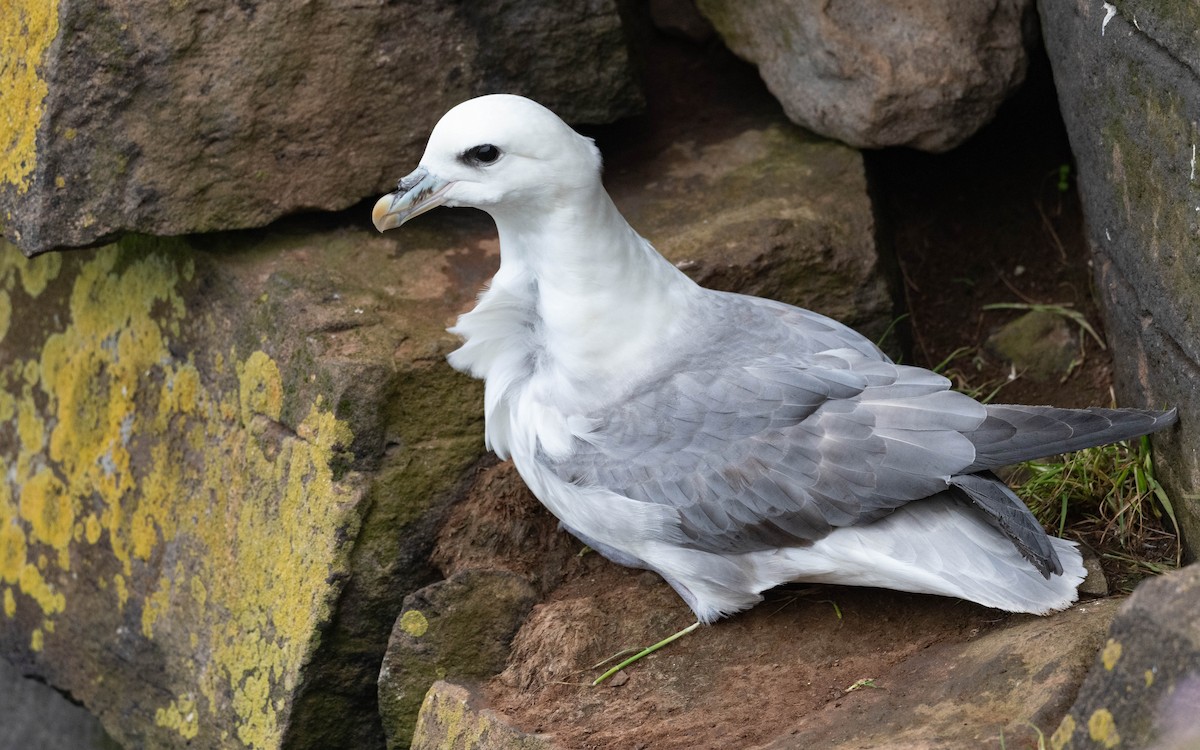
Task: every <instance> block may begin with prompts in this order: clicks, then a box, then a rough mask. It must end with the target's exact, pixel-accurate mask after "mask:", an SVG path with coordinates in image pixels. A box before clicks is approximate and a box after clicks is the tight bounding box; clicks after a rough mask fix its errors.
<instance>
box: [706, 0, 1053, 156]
mask: <svg viewBox="0 0 1200 750" xmlns="http://www.w3.org/2000/svg"><path fill="white" fill-rule="evenodd" d="M697 4H698V5H699V7H700V10H701V11H702V12H703V13H704V14H705V15H706V16H707V17H708V18H709V20H710V21H712V23H713V25H714V26H715V27H716V28H717V32H718V33H719V34H720V35H721V37H722V38H724V40H725V43H726V44H728V45H729V48H730V49H732V50H733V51H734V52H736V53H737V54H738V55H740V56H742V57H744V58H745V59H747V60H749V61H751V62H753V63H755V64H756V65H758V68H759V72H760V73H761V74H762V77H763V80H764V81H766V83H767V86H768V87H769V88H770V89H771V92H772V93H773V94H775V97H776V98H777V99H779V101H780V102H781V103H782V104H783V106H784V109H785V110H786V111H787V113H788V116H789V117H790V118H791V119H792V120H793V121H795V122H797V123H799V124H801V125H803V126H805V127H807V128H810V129H812V130H814V131H816V132H818V133H821V134H823V135H827V136H830V137H833V138H837V139H839V140H842V141H845V142H846V143H849V144H852V145H854V146H860V147H867V148H874V147H880V146H912V147H914V148H919V149H923V150H926V151H945V150H947V149H950V148H953V147H954V146H956V145H958V144H959V143H962V142H963V141H965V140H966V139H967V138H969V137H970V136H971V135H972V134H973V133H975V131H977V130H978V129H979V128H980V127H982V126H983V125H984V124H986V123H987V122H988V121H989V120H991V119H992V116H993V115H994V114H995V113H996V109H997V108H998V107H999V106H1000V103H1001V102H1003V101H1004V99H1005V97H1007V96H1008V94H1009V92H1011V91H1012V90H1013V89H1014V88H1016V87H1017V86H1018V85H1019V84H1020V83H1021V81H1022V80H1024V77H1025V67H1026V44H1027V43H1029V41H1030V37H1031V36H1033V34H1032V33H1031V29H1032V28H1033V26H1032V24H1030V23H1027V21H1028V20H1031V19H1030V18H1028V16H1030V15H1031V13H1032V8H1033V3H1032V1H1031V0H972V2H968V3H962V2H957V1H956V0H937V1H936V2H911V1H910V0H887V2H879V1H878V0H854V1H852V2H838V3H819V4H814V3H806V2H798V1H797V0H770V1H769V2H757V3H744V2H736V0H698V2H697Z"/></svg>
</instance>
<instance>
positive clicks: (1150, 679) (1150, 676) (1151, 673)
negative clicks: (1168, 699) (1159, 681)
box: [1146, 669, 1154, 687]
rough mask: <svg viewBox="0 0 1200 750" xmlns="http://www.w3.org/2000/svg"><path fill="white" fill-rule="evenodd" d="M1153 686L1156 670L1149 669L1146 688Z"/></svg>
mask: <svg viewBox="0 0 1200 750" xmlns="http://www.w3.org/2000/svg"><path fill="white" fill-rule="evenodd" d="M1153 684H1154V670H1153V669H1147V670H1146V687H1150V686H1151V685H1153Z"/></svg>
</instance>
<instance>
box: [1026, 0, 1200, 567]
mask: <svg viewBox="0 0 1200 750" xmlns="http://www.w3.org/2000/svg"><path fill="white" fill-rule="evenodd" d="M1039 8H1040V10H1041V14H1042V25H1043V32H1044V34H1045V37H1046V49H1047V51H1048V52H1049V55H1050V62H1051V65H1052V67H1053V70H1054V81H1055V85H1056V88H1057V89H1058V95H1059V101H1060V104H1061V109H1062V113H1063V120H1064V121H1065V123H1066V126H1067V133H1068V135H1069V136H1070V139H1071V150H1072V152H1073V153H1074V155H1075V160H1076V163H1077V164H1078V169H1079V192H1080V196H1081V198H1082V200H1083V207H1084V214H1085V217H1086V219H1087V237H1088V241H1089V244H1090V245H1091V248H1092V252H1093V254H1094V259H1095V263H1094V265H1095V274H1096V289H1097V290H1098V297H1099V300H1100V303H1101V305H1102V307H1103V308H1104V312H1105V328H1106V330H1107V335H1108V340H1109V343H1110V344H1111V348H1112V351H1113V364H1114V380H1115V382H1116V388H1117V393H1118V395H1119V396H1120V399H1121V401H1122V402H1123V403H1126V404H1128V405H1130V406H1147V407H1152V408H1162V407H1167V406H1175V407H1178V408H1179V413H1180V418H1179V423H1180V426H1179V427H1178V428H1176V429H1174V430H1172V431H1170V432H1167V433H1160V434H1158V435H1156V436H1155V438H1154V447H1155V469H1156V471H1157V473H1158V475H1159V478H1160V479H1161V480H1163V482H1164V483H1165V484H1166V486H1167V488H1168V490H1169V492H1170V495H1171V497H1172V498H1173V499H1174V500H1175V503H1176V505H1175V510H1176V513H1177V515H1178V517H1179V520H1180V521H1181V523H1182V526H1183V532H1184V533H1183V536H1184V542H1185V543H1186V544H1187V546H1188V549H1189V550H1190V551H1191V554H1192V555H1196V554H1200V500H1197V496H1198V490H1200V452H1197V451H1196V449H1195V442H1196V441H1195V437H1194V432H1195V425H1197V424H1200V389H1197V388H1196V381H1197V377H1198V376H1200V211H1198V210H1197V206H1200V173H1198V172H1197V163H1198V162H1197V156H1196V154H1197V151H1196V147H1197V144H1200V126H1198V125H1197V120H1196V116H1195V113H1196V112H1197V111H1200V51H1198V50H1200V47H1197V45H1196V29H1197V28H1200V6H1197V5H1195V4H1193V3H1149V2H1140V1H1139V2H1134V1H1133V0H1127V1H1126V2H1116V3H1108V4H1105V3H1097V2H1090V0H1089V1H1087V2H1085V1H1084V0H1070V1H1069V2H1054V3H1039Z"/></svg>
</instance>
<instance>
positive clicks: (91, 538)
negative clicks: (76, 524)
mask: <svg viewBox="0 0 1200 750" xmlns="http://www.w3.org/2000/svg"><path fill="white" fill-rule="evenodd" d="M101 531H103V528H102V527H101V526H100V519H99V518H96V514H95V513H89V514H88V517H87V518H86V519H85V520H84V522H83V538H84V539H86V540H87V543H88V544H95V543H96V542H98V541H100V532H101Z"/></svg>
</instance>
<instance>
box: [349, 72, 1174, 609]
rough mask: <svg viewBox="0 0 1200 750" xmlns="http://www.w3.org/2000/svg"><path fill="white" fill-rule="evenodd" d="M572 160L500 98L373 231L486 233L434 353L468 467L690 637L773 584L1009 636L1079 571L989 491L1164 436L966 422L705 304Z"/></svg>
mask: <svg viewBox="0 0 1200 750" xmlns="http://www.w3.org/2000/svg"><path fill="white" fill-rule="evenodd" d="M600 171H601V159H600V153H599V151H598V150H597V148H596V146H595V145H594V144H593V143H592V141H591V140H590V139H588V138H585V137H583V136H581V135H579V134H577V133H575V132H574V131H573V130H572V129H571V128H570V127H568V126H567V125H566V124H565V123H564V122H563V121H562V120H560V119H559V118H558V117H557V116H556V115H554V113H552V112H551V111H550V110H548V109H546V108H545V107H542V106H541V105H539V104H537V103H535V102H532V101H530V100H528V99H524V98H521V97H517V96H510V95H492V96H484V97H480V98H478V99H472V100H470V101H467V102H464V103H463V104H460V105H458V106H457V107H455V108H454V109H452V110H450V111H449V112H448V113H447V114H446V115H445V116H444V117H443V118H442V120H441V121H440V122H439V123H438V124H437V126H436V127H435V128H434V130H433V133H432V135H431V136H430V138H429V144H428V146H427V148H426V150H425V155H424V157H422V159H421V163H420V166H419V168H418V169H417V170H416V171H414V172H413V173H412V174H410V175H408V176H407V177H405V178H404V179H402V180H400V182H399V185H398V187H399V189H398V190H397V191H396V192H395V193H391V194H389V195H387V196H384V197H383V198H381V199H380V200H379V202H378V203H377V204H376V205H375V209H374V212H373V218H374V221H375V226H376V227H377V228H378V229H379V230H380V231H383V230H386V229H391V228H394V227H398V226H400V225H401V224H403V223H404V222H405V221H408V220H409V219H411V218H412V217H414V216H417V215H419V214H421V213H424V212H426V211H428V210H429V209H431V208H434V207H435V206H439V205H445V206H471V207H475V208H480V209H483V210H484V211H486V212H487V213H489V214H490V215H491V216H492V218H493V219H494V220H495V222H496V228H497V230H498V231H499V235H500V254H501V264H500V269H499V271H497V273H496V276H495V278H494V279H493V281H492V283H491V285H490V287H489V288H488V289H487V290H486V291H484V292H483V293H482V294H481V295H480V297H479V303H478V305H477V306H476V307H475V309H474V310H472V311H471V312H469V313H466V314H464V315H462V316H461V317H460V318H459V319H458V324H457V325H456V326H455V327H454V328H452V329H451V330H452V331H453V332H455V333H457V334H458V335H460V336H462V338H463V339H464V340H465V343H464V344H463V345H462V347H461V348H459V349H458V350H457V351H455V352H453V353H452V354H451V355H450V356H449V361H450V364H451V365H453V366H454V367H455V368H457V369H459V370H461V371H463V372H468V373H470V374H472V375H474V376H475V377H478V378H482V379H484V381H485V382H486V396H485V403H484V410H485V416H486V441H487V444H488V445H489V446H490V447H491V448H492V449H493V450H494V451H495V452H496V453H497V454H498V455H499V456H500V457H502V458H508V457H511V458H512V460H513V463H514V464H515V465H516V468H517V470H518V471H519V472H520V474H521V476H522V477H523V478H524V480H525V482H526V483H527V484H528V485H529V487H530V489H531V490H532V491H533V493H534V494H535V495H536V496H537V497H538V499H539V500H540V501H541V502H542V503H543V504H544V505H545V506H546V507H547V508H548V509H549V510H550V512H552V513H553V514H554V515H555V516H557V517H558V519H559V520H560V521H561V523H562V526H563V527H564V528H565V529H567V530H568V531H570V532H571V533H572V534H574V535H575V536H577V537H578V538H579V539H581V540H582V541H584V542H585V543H586V544H588V545H589V546H590V547H592V548H593V549H595V550H596V551H597V552H599V553H600V554H602V555H604V556H605V557H607V558H609V559H610V560H613V561H615V562H617V563H620V564H622V565H629V566H634V567H639V568H647V569H649V570H653V571H655V572H657V573H658V574H660V575H661V576H662V577H663V578H664V579H666V580H667V582H669V583H670V584H671V586H672V587H674V589H675V590H676V591H677V592H678V593H679V595H680V596H681V597H683V599H684V600H685V601H686V602H687V604H688V605H689V606H690V607H691V608H692V610H693V611H694V612H695V614H696V617H697V618H698V620H699V621H700V622H711V621H713V620H715V619H717V618H719V617H721V616H724V615H728V614H731V613H734V612H738V611H740V610H743V609H746V608H747V607H750V606H752V605H754V604H755V603H757V602H758V601H760V600H761V599H762V592H763V591H765V590H766V589H769V588H771V587H773V586H776V585H778V584H780V583H784V582H787V581H811V582H818V583H837V584H850V585H861V586H879V587H884V588H891V589H899V590H902V591H913V592H921V593H929V594H941V595H945V596H954V597H960V598H962V599H968V600H971V601H974V602H978V603H980V604H984V605H987V606H989V607H995V608H998V609H1003V610H1008V611H1012V612H1032V613H1037V614H1045V613H1047V612H1050V611H1052V610H1057V609H1062V608H1064V607H1066V606H1068V605H1069V604H1070V603H1071V602H1073V601H1075V598H1076V587H1077V586H1078V584H1079V583H1080V582H1081V581H1082V579H1083V577H1084V575H1085V571H1084V568H1083V564H1082V560H1081V557H1080V554H1079V551H1078V550H1077V549H1076V545H1075V544H1073V543H1071V542H1067V541H1064V540H1062V539H1056V538H1051V537H1048V536H1047V535H1046V533H1045V532H1044V531H1043V530H1042V528H1041V526H1040V525H1039V524H1038V523H1037V521H1036V519H1034V517H1033V515H1032V514H1031V513H1030V512H1029V509H1028V508H1026V506H1025V505H1024V504H1023V503H1022V502H1021V501H1020V500H1019V499H1018V498H1017V496H1016V495H1014V494H1013V493H1012V492H1011V491H1010V490H1009V489H1008V488H1007V487H1006V486H1005V485H1004V484H1003V483H1002V482H1001V481H1000V480H998V479H997V478H996V477H995V476H994V475H993V474H992V473H991V469H994V468H996V467H998V466H1002V465H1005V464H1011V463H1015V462H1018V461H1023V460H1027V459H1031V458H1037V457H1041V456H1047V455H1052V454H1057V453H1062V452H1065V451H1072V450H1078V449H1080V448H1085V447H1088V446H1092V445H1099V444H1103V443H1108V442H1114V441H1117V440H1123V439H1127V438H1130V437H1133V436H1137V435H1141V434H1144V433H1148V432H1152V431H1154V430H1158V429H1160V428H1162V427H1165V426H1167V425H1169V424H1172V423H1173V422H1174V421H1175V412H1174V410H1172V411H1169V412H1154V411H1143V410H1133V409H1098V408H1094V409H1082V410H1080V409H1057V408H1053V407H1032V406H1002V405H984V404H980V403H979V402H977V401H975V400H974V399H972V398H970V397H968V396H966V395H963V394H960V393H957V392H955V391H952V390H950V382H949V381H948V380H946V379H945V378H943V377H942V376H940V375H937V374H936V373H933V372H931V371H929V370H925V369H922V368H919V367H910V366H905V365H897V364H894V363H893V362H892V361H891V360H889V359H888V357H887V356H886V355H885V354H883V352H881V351H880V350H879V349H878V348H877V347H876V346H875V345H874V344H872V343H871V342H870V341H868V340H867V339H865V338H864V337H862V336H861V335H859V334H858V333H856V332H854V331H853V330H851V329H849V328H847V327H846V326H844V325H842V324H840V323H838V322H837V321H834V320H831V319H829V318H826V317H824V316H822V315H818V314H816V313H813V312H809V311H808V310H803V309H800V308H797V307H792V306H790V305H785V304H782V303H779V302H774V301H771V300H767V299H762V298H758V297H751V296H745V295H740V294H731V293H727V292H718V291H713V290H710V289H705V288H703V287H701V286H698V285H697V284H696V283H694V282H693V281H692V280H691V279H689V278H688V277H687V276H685V275H684V274H683V273H681V272H680V271H679V270H678V269H677V268H675V266H673V265H672V264H671V263H669V262H668V261H667V260H665V259H664V258H663V257H662V256H661V255H659V254H658V253H657V252H656V251H655V250H654V248H653V247H652V246H651V245H650V243H649V242H647V241H646V240H645V239H643V238H642V237H641V236H639V235H638V234H637V232H635V231H634V230H633V229H632V228H631V227H630V226H629V224H628V223H626V221H625V219H624V218H622V216H621V214H620V213H619V212H618V211H617V208H616V206H614V205H613V202H612V200H611V199H610V198H609V196H608V193H607V192H605V190H604V187H603V185H602V184H601V180H600Z"/></svg>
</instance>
